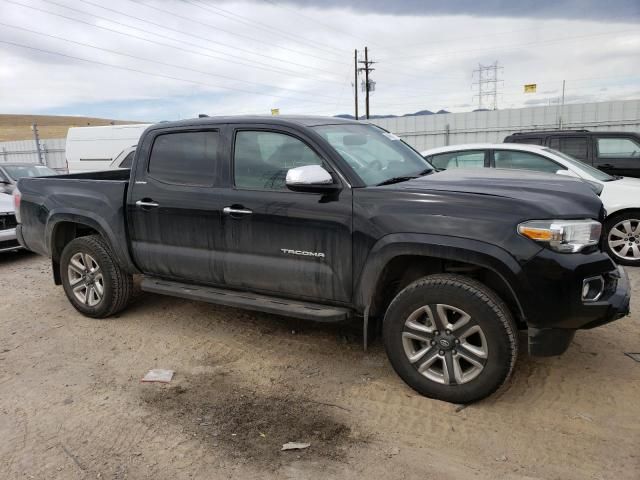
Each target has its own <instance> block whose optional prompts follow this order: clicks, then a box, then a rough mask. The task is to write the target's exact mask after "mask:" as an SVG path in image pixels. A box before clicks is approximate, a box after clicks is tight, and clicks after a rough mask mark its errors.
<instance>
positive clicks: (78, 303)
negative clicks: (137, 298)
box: [60, 235, 133, 318]
mask: <svg viewBox="0 0 640 480" xmlns="http://www.w3.org/2000/svg"><path fill="white" fill-rule="evenodd" d="M60 276H61V278H62V286H63V288H64V292H65V294H66V295H67V298H68V299H69V301H70V302H71V304H72V305H73V306H74V307H75V309H76V310H78V311H79V312H80V313H82V314H83V315H86V316H88V317H93V318H105V317H108V316H110V315H113V314H115V313H117V312H119V311H120V310H122V309H123V308H125V307H126V306H127V304H128V303H129V300H130V299H131V295H132V293H133V279H132V277H131V275H129V274H127V273H126V272H125V271H124V270H122V268H120V266H119V265H118V264H117V263H116V261H115V260H114V258H113V254H112V253H111V250H110V248H109V246H108V245H107V243H106V242H105V241H104V239H103V238H102V237H100V236H98V235H91V236H87V237H79V238H76V239H74V240H72V241H71V242H69V244H67V246H66V247H65V248H64V250H63V251H62V256H61V258H60Z"/></svg>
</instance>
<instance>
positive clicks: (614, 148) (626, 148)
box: [598, 137, 640, 158]
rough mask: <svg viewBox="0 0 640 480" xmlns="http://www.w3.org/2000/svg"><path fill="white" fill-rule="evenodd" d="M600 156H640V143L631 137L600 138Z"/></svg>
mask: <svg viewBox="0 0 640 480" xmlns="http://www.w3.org/2000/svg"><path fill="white" fill-rule="evenodd" d="M598 157H600V158H640V145H638V144H637V143H636V142H634V141H633V140H632V139H630V138H614V137H603V138H598Z"/></svg>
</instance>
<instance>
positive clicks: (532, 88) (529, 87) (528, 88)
mask: <svg viewBox="0 0 640 480" xmlns="http://www.w3.org/2000/svg"><path fill="white" fill-rule="evenodd" d="M537 87H538V85H537V84H535V83H528V84H526V85H525V86H524V93H536V88H537Z"/></svg>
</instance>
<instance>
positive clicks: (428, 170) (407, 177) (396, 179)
mask: <svg viewBox="0 0 640 480" xmlns="http://www.w3.org/2000/svg"><path fill="white" fill-rule="evenodd" d="M429 173H433V168H425V169H424V170H422V171H420V172H418V173H414V174H413V175H402V176H399V177H391V178H388V179H386V180H385V181H384V182H380V183H377V184H376V187H381V186H383V185H391V184H392V183H400V182H406V181H407V180H413V179H414V178H418V177H423V176H424V175H427V174H429Z"/></svg>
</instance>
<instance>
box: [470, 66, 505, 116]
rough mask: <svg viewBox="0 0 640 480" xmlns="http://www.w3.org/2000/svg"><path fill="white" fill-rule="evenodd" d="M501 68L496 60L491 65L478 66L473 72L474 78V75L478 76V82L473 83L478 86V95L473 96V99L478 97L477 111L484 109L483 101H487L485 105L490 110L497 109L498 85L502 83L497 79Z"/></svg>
mask: <svg viewBox="0 0 640 480" xmlns="http://www.w3.org/2000/svg"><path fill="white" fill-rule="evenodd" d="M502 68H503V67H500V66H499V65H498V61H497V60H496V61H495V62H494V63H492V64H491V65H482V64H478V68H477V69H476V70H474V71H473V73H474V76H475V74H476V73H477V74H478V81H477V82H474V84H475V85H478V93H477V94H476V95H474V98H475V97H478V109H480V110H483V109H484V108H485V102H484V100H485V99H487V103H486V105H487V107H489V109H490V110H497V109H498V83H500V82H502V80H501V79H500V78H499V77H498V71H499V70H501V69H502Z"/></svg>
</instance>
